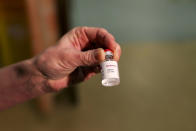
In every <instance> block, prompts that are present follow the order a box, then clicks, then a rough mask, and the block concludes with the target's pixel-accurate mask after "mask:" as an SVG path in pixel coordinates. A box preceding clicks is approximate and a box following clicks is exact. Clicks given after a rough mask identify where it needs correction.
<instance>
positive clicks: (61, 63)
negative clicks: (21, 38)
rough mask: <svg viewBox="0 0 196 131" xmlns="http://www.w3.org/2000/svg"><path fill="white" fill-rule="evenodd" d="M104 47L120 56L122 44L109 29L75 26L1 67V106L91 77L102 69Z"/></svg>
mask: <svg viewBox="0 0 196 131" xmlns="http://www.w3.org/2000/svg"><path fill="white" fill-rule="evenodd" d="M103 49H110V50H112V51H113V53H114V59H115V60H116V61H118V60H119V58H120V55H121V49H120V46H119V44H118V43H117V42H116V41H115V39H114V37H113V36H112V35H111V34H110V33H108V31H107V30H105V29H103V28H95V27H76V28H74V29H72V30H71V31H70V32H68V33H67V34H65V35H64V36H63V37H62V38H61V39H60V40H59V41H58V42H57V44H56V45H54V46H51V47H49V48H47V49H46V50H44V51H43V52H42V53H40V54H39V55H38V56H35V57H33V58H31V59H28V60H25V61H22V62H19V63H16V64H13V65H10V66H7V67H4V68H1V69H0V110H3V109H7V108H8V107H11V106H13V105H16V104H18V103H21V102H24V101H27V100H29V99H32V98H35V97H37V96H40V95H43V94H45V93H48V92H54V91H59V90H60V89H63V88H66V87H68V86H69V85H70V84H76V83H78V82H81V81H84V80H87V79H89V78H90V77H92V76H93V75H95V74H96V73H98V72H100V68H99V66H98V65H99V63H100V62H102V61H103V60H104V58H105V53H104V50H103Z"/></svg>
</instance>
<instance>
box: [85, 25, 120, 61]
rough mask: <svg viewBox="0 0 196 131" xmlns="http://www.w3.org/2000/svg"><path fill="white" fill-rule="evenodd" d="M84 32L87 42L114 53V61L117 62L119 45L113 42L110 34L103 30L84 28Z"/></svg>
mask: <svg viewBox="0 0 196 131" xmlns="http://www.w3.org/2000/svg"><path fill="white" fill-rule="evenodd" d="M84 32H85V34H86V36H87V39H88V40H89V42H90V43H91V42H95V43H96V44H99V45H100V47H102V48H106V49H110V50H112V51H113V53H114V59H115V60H117V61H118V60H119V59H120V55H121V48H120V45H119V44H118V43H117V42H116V41H115V39H114V37H113V36H112V34H110V33H109V32H108V31H107V30H106V29H104V28H95V27H84Z"/></svg>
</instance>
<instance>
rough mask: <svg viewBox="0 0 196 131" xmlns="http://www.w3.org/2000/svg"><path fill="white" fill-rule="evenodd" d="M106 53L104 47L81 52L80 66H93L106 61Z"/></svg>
mask: <svg viewBox="0 0 196 131" xmlns="http://www.w3.org/2000/svg"><path fill="white" fill-rule="evenodd" d="M104 59H105V53H104V50H103V49H102V48H98V49H93V50H88V51H84V52H81V54H80V66H91V65H96V64H99V63H100V62H102V61H104Z"/></svg>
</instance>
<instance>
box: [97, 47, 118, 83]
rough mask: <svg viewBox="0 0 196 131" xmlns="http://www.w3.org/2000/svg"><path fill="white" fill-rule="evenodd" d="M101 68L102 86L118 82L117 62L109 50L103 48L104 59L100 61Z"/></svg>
mask: <svg viewBox="0 0 196 131" xmlns="http://www.w3.org/2000/svg"><path fill="white" fill-rule="evenodd" d="M101 68H102V70H101V73H102V85H103V86H116V85H119V84H120V77H119V71H118V63H117V61H114V60H113V53H112V51H111V50H108V49H106V50H105V61H104V62H102V63H101Z"/></svg>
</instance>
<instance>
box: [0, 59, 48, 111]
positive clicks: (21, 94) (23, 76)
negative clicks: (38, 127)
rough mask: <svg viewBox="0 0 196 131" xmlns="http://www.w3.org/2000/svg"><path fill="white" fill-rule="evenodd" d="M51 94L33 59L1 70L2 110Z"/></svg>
mask: <svg viewBox="0 0 196 131" xmlns="http://www.w3.org/2000/svg"><path fill="white" fill-rule="evenodd" d="M46 92H49V87H48V86H47V79H46V78H44V76H43V75H42V74H41V73H40V72H39V71H38V70H37V69H36V68H35V66H34V64H33V59H30V60H26V61H23V62H20V63H17V64H14V65H10V66H8V67H5V68H2V69H0V110H2V109H6V108H8V107H10V106H13V105H15V104H17V103H20V102H23V101H26V100H29V99H31V98H34V97H36V96H39V95H41V94H44V93H46Z"/></svg>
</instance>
